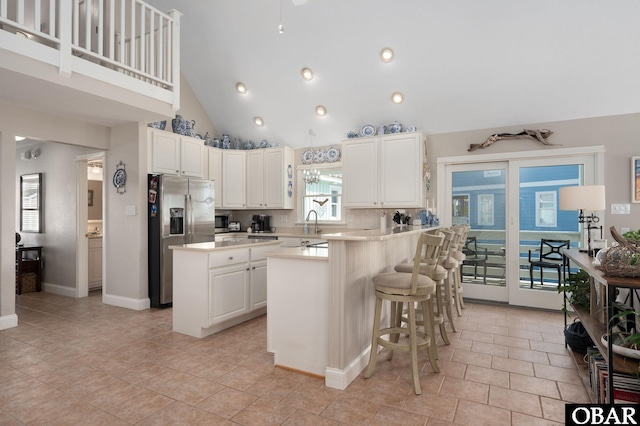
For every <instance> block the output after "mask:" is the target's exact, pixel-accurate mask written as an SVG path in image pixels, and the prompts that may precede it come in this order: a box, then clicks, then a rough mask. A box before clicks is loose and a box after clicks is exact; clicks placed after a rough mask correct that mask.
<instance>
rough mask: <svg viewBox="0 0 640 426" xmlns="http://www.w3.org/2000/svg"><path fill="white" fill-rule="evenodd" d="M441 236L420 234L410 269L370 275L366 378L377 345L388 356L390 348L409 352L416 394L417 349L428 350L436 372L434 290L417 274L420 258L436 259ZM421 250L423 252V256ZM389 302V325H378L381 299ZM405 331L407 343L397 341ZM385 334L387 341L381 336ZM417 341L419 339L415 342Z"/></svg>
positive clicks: (418, 383) (425, 279)
mask: <svg viewBox="0 0 640 426" xmlns="http://www.w3.org/2000/svg"><path fill="white" fill-rule="evenodd" d="M443 239H444V236H443V235H431V234H427V233H423V234H420V238H419V239H418V244H417V247H416V254H415V256H414V261H413V270H412V271H411V273H406V272H387V273H382V274H378V275H376V276H374V277H373V279H372V280H373V284H374V286H375V294H376V307H375V313H374V320H373V333H372V338H371V354H370V357H369V365H368V366H367V369H366V371H365V373H364V377H365V378H366V379H368V378H369V377H371V375H372V374H373V370H374V369H375V366H376V360H377V357H378V345H380V346H382V347H385V348H389V349H390V350H391V351H390V353H389V357H388V359H389V360H391V358H392V357H393V351H403V352H409V353H410V354H411V371H412V377H413V387H414V391H415V393H416V394H417V395H419V394H421V393H422V390H421V388H420V378H419V369H418V350H424V349H428V355H429V362H430V363H431V368H433V370H434V371H435V372H436V373H437V372H440V369H439V368H438V363H437V361H436V359H437V357H438V355H437V353H436V343H435V329H434V325H433V321H432V318H433V297H432V296H433V295H434V294H435V292H436V283H435V281H433V280H432V279H431V278H429V277H427V276H426V275H422V274H420V266H421V263H422V260H423V259H424V258H425V257H426V258H430V259H436V262H437V259H438V253H439V249H440V246H441V245H442V241H443ZM423 253H425V254H424V255H423ZM383 300H388V301H390V302H391V315H390V326H389V327H385V328H382V329H381V328H380V323H381V321H382V301H383ZM405 303H406V304H407V309H408V322H407V327H406V328H404V327H402V321H401V317H402V307H403V305H404V304H405ZM416 303H418V304H420V306H421V309H422V312H423V324H422V326H423V327H422V328H423V331H419V330H418V329H417V322H416V306H415V305H416ZM407 333H408V334H409V342H408V343H406V342H405V341H402V342H400V335H401V334H407ZM386 335H389V340H386V339H384V338H383V336H386ZM418 340H420V341H418Z"/></svg>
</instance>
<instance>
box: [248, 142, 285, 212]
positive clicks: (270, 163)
mask: <svg viewBox="0 0 640 426" xmlns="http://www.w3.org/2000/svg"><path fill="white" fill-rule="evenodd" d="M246 165H247V207H248V208H252V209H292V208H293V149H292V148H290V147H278V148H267V149H260V150H254V151H247V162H246Z"/></svg>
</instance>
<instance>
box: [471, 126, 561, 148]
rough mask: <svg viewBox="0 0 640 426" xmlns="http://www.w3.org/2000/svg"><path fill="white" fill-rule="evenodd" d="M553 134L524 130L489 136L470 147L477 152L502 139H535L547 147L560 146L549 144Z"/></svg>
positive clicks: (543, 131) (547, 131) (549, 131)
mask: <svg viewBox="0 0 640 426" xmlns="http://www.w3.org/2000/svg"><path fill="white" fill-rule="evenodd" d="M552 134H553V132H552V131H551V130H547V129H542V130H527V129H525V130H523V131H522V132H520V133H494V134H493V135H491V136H489V138H488V139H487V140H486V141H485V142H484V143H472V144H471V145H469V151H475V150H476V149H481V148H486V147H488V146H489V145H491V144H493V143H494V142H497V141H499V140H502V139H533V140H535V141H538V142H540V143H543V144H545V145H558V144H553V143H549V141H547V138H549V136H551V135H552Z"/></svg>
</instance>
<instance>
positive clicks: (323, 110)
mask: <svg viewBox="0 0 640 426" xmlns="http://www.w3.org/2000/svg"><path fill="white" fill-rule="evenodd" d="M316 114H318V115H319V116H320V117H324V116H325V115H327V109H326V108H325V107H323V106H322V105H318V106H317V107H316Z"/></svg>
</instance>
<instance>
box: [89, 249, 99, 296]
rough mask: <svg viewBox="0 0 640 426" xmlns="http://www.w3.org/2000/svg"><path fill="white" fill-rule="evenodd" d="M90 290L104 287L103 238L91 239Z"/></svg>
mask: <svg viewBox="0 0 640 426" xmlns="http://www.w3.org/2000/svg"><path fill="white" fill-rule="evenodd" d="M88 281H89V290H96V289H99V288H101V287H102V238H89V277H88Z"/></svg>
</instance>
